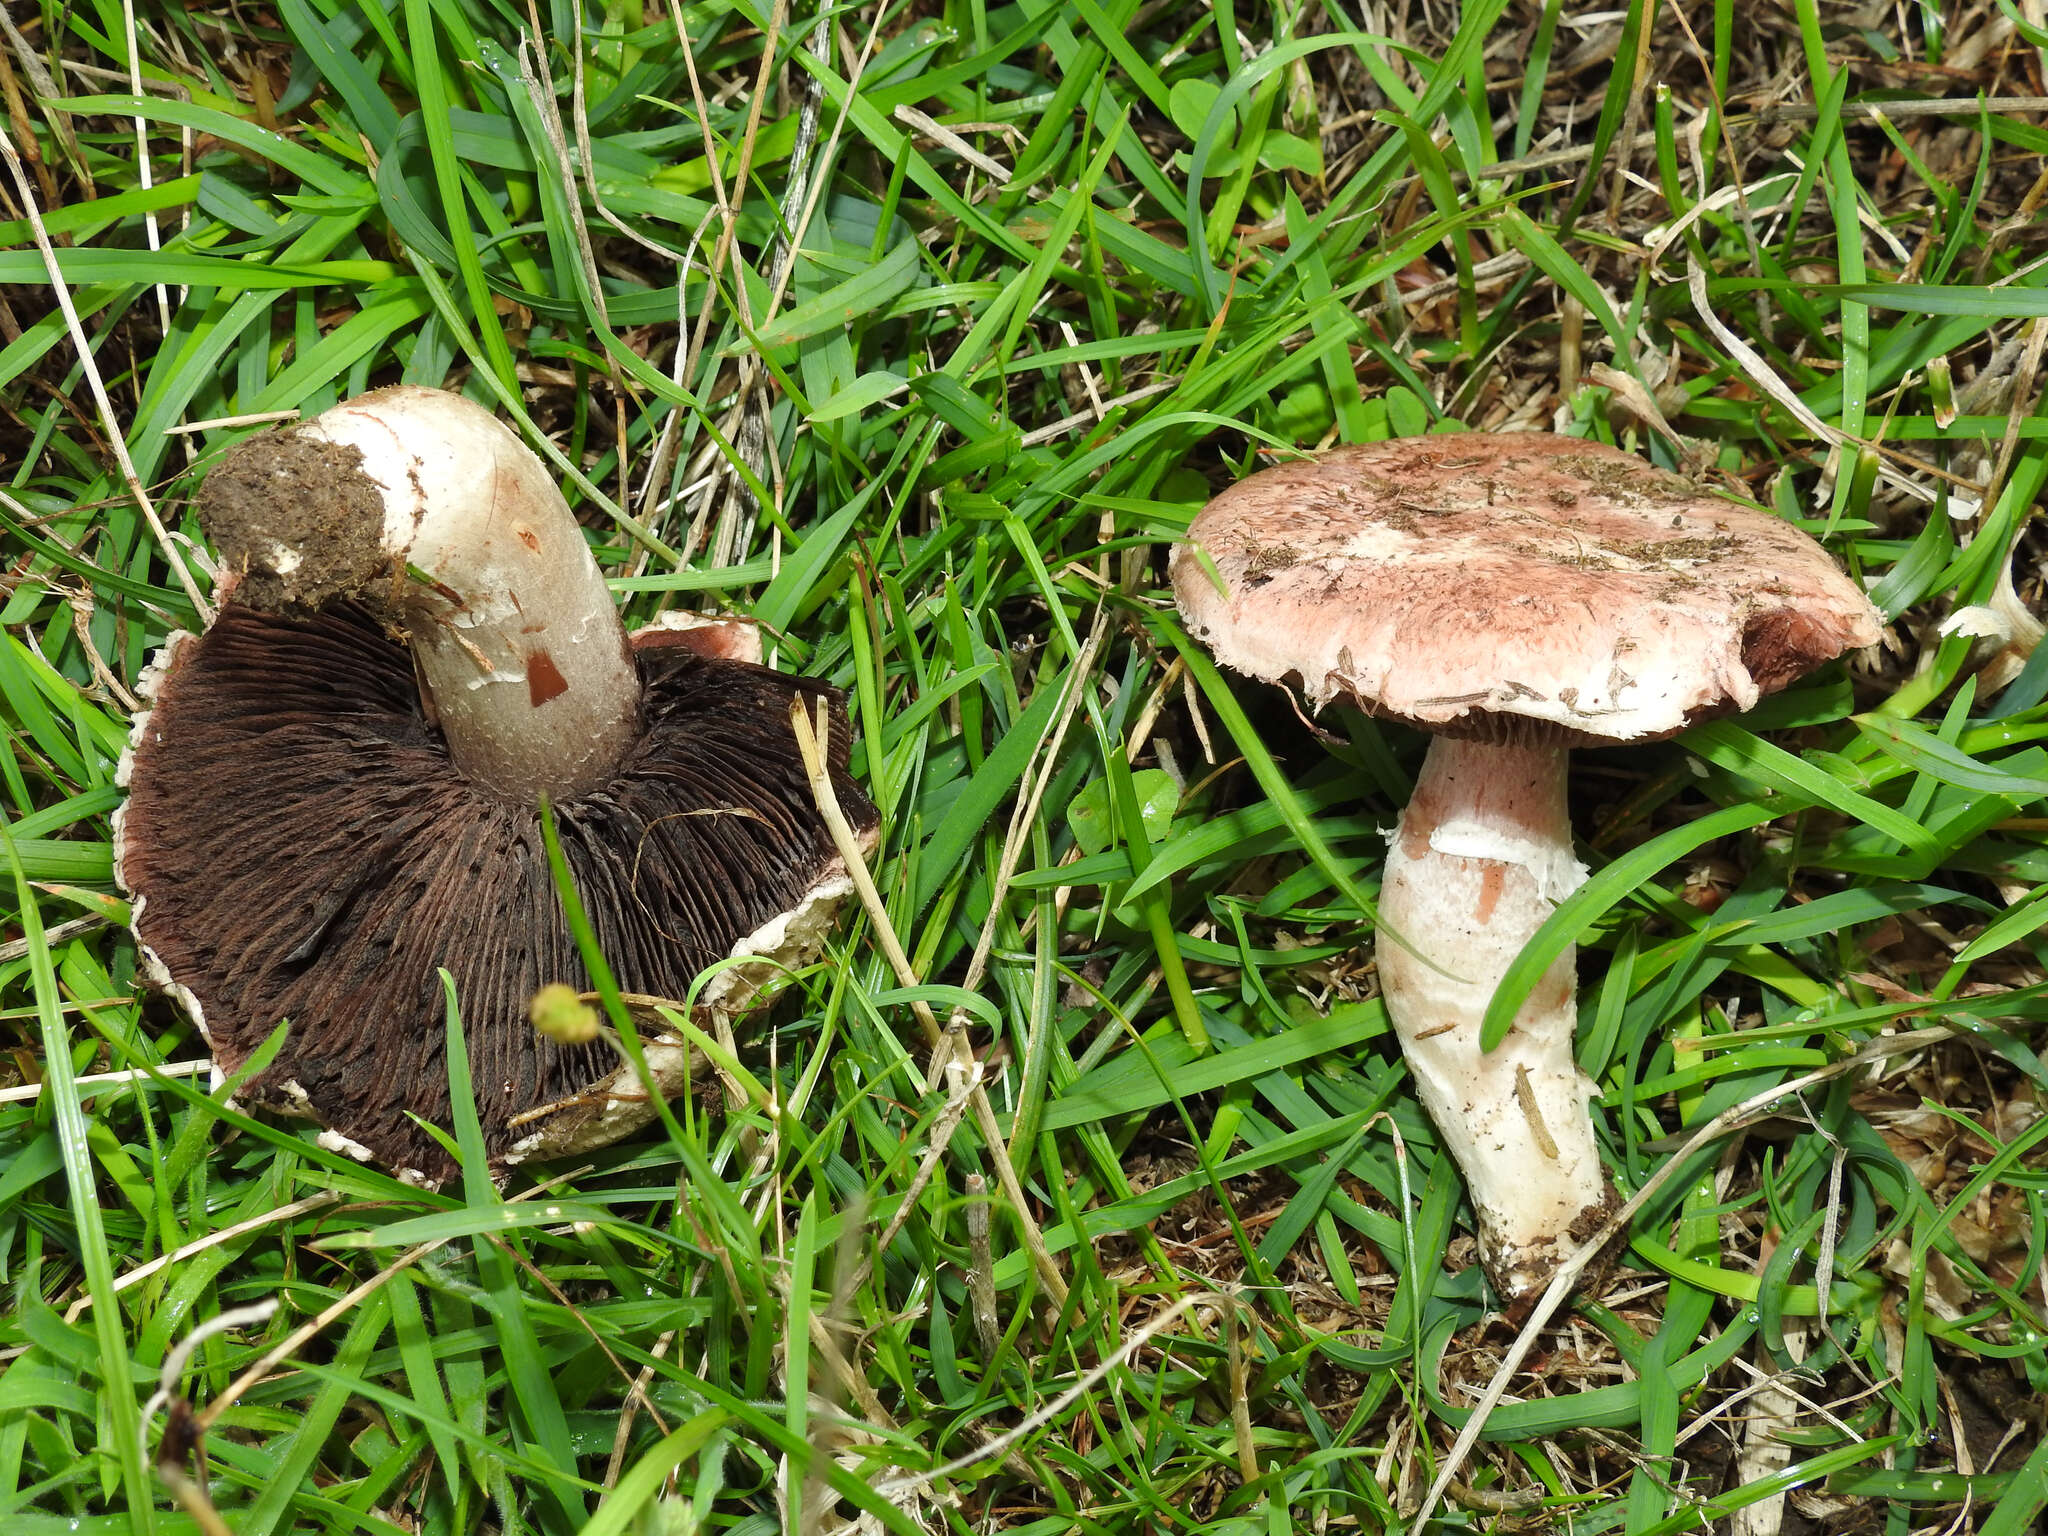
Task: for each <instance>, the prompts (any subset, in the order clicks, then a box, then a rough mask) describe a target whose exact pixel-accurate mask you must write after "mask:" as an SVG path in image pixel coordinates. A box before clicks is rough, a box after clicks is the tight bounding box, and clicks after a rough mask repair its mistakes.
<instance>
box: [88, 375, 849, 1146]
mask: <svg viewBox="0 0 2048 1536" xmlns="http://www.w3.org/2000/svg"><path fill="white" fill-rule="evenodd" d="M200 519H201V522H202V523H203V524H204V526H205V527H206V530H207V532H208V534H209V535H210V536H211V537H212V539H213V541H214V543H215V545H216V546H217V548H218V549H219V551H220V554H221V557H222V562H223V568H224V574H223V576H222V578H221V583H220V589H221V592H222V593H223V595H224V596H225V598H226V601H225V602H224V604H223V606H222V607H221V609H220V613H219V616H218V617H217V618H216V619H215V620H214V622H213V623H212V625H211V626H210V627H208V629H207V630H206V632H205V633H204V634H202V635H198V636H193V635H185V634H180V635H173V636H172V637H171V639H170V640H169V641H168V642H167V643H166V644H165V646H164V647H163V649H162V650H161V651H160V652H159V653H158V654H157V656H156V658H155V660H154V662H153V663H152V665H151V667H150V668H149V670H148V673H147V674H146V675H145V677H144V679H143V687H144V693H145V696H146V697H147V698H149V699H150V700H151V702H152V706H153V707H152V708H151V709H150V710H149V711H148V712H147V713H146V714H142V715H139V716H138V717H137V718H136V721H135V726H134V731H133V734H132V737H131V740H130V746H129V751H128V754H127V756H126V757H125V758H124V760H123V762H122V767H121V775H120V777H121V782H122V783H124V784H125V785H126V786H127V789H128V799H127V802H126V804H125V805H124V806H123V807H122V808H121V810H120V811H119V812H118V813H117V816H116V826H115V859H116V865H115V868H116V874H117V877H118V879H119V880H120V882H121V884H122V885H123V886H124V887H125V888H126V889H127V890H128V891H129V892H130V893H131V894H132V896H133V898H134V903H133V909H134V926H135V933H136V936H137V940H138V943H139V945H140V947H141V951H142V960H143V966H144V969H145V972H146V974H147V975H149V976H150V977H151V979H153V980H154V981H155V982H157V983H158V984H159V985H161V986H163V987H165V988H167V989H169V990H170V991H171V992H172V993H173V994H174V995H175V996H176V997H178V998H179V999H180V1000H181V1001H182V1002H183V1004H184V1006H185V1007H186V1009H187V1011H188V1012H189V1013H190V1014H191V1016H192V1018H193V1020H194V1022H195V1023H197V1024H198V1025H199V1027H200V1029H201V1030H202V1031H203V1032H204V1033H205V1035H206V1037H207V1040H208V1043H209V1044H210V1045H211V1047H212V1049H213V1052H214V1055H215V1058H216V1060H217V1062H218V1064H219V1066H220V1067H221V1068H222V1069H223V1070H225V1071H228V1072H233V1071H235V1070H237V1069H239V1068H240V1067H241V1066H242V1065H243V1064H244V1062H245V1061H246V1060H247V1059H248V1058H249V1056H250V1054H251V1053H252V1052H253V1051H255V1050H256V1049H257V1048H258V1047H259V1046H261V1045H262V1044H263V1043H264V1042H265V1040H266V1039H267V1037H268V1036H270V1034H271V1033H272V1032H273V1031H274V1030H275V1028H276V1026H277V1024H278V1023H279V1022H280V1021H281V1020H289V1021H290V1026H291V1027H290V1030H289V1032H288V1034H287V1037H286V1039H285V1042H284V1044H283V1046H282V1048H281V1049H280V1050H279V1051H278V1053H277V1055H276V1056H275V1057H274V1058H273V1059H272V1060H271V1061H270V1062H269V1063H268V1065H266V1066H265V1067H264V1068H263V1070H262V1071H261V1072H260V1073H259V1074H258V1075H256V1076H255V1077H254V1078H253V1079H252V1080H251V1081H250V1082H248V1083H247V1084H245V1085H244V1086H243V1088H242V1089H241V1090H240V1092H241V1093H242V1094H243V1095H244V1096H245V1097H246V1098H248V1099H250V1100H251V1101H253V1102H256V1103H260V1104H264V1105H267V1106H270V1107H273V1108H280V1109H284V1110H288V1111H295V1112H297V1113H300V1114H304V1115H309V1116H311V1117H312V1118H313V1119H315V1120H317V1121H319V1122H320V1123H321V1124H322V1125H323V1126H324V1127H325V1128H326V1129H325V1132H324V1133H323V1137H322V1139H323V1141H324V1142H325V1143H327V1144H329V1145H332V1146H336V1147H339V1148H341V1149H343V1150H346V1151H348V1152H350V1153H352V1154H354V1155H356V1156H359V1157H363V1158H366V1159H373V1160H375V1161H378V1162H381V1163H384V1164H386V1165H388V1166H391V1167H393V1168H396V1169H398V1170H400V1171H401V1172H403V1173H405V1174H407V1175H409V1176H411V1177H413V1178H415V1179H417V1180H420V1181H423V1182H438V1181H439V1180H441V1179H444V1178H446V1177H447V1176H448V1175H449V1174H450V1173H451V1172H452V1171H453V1165H452V1163H451V1162H450V1160H449V1158H448V1156H447V1154H446V1153H445V1151H444V1150H443V1149H442V1147H441V1146H440V1144H439V1143H437V1142H436V1141H435V1139H434V1138H433V1137H432V1136H431V1135H429V1134H428V1133H427V1132H426V1131H424V1130H423V1129H422V1128H421V1125H420V1123H419V1122H420V1121H422V1120H424V1121H426V1122H430V1123H433V1124H437V1125H443V1126H445V1125H446V1124H447V1123H448V1121H449V1089H448V1080H447V1076H446V1072H445V1064H444V1059H443V1058H444V1048H445V1042H446V1034H445V1030H444V1028H443V1025H442V1014H443V1008H444V1004H443V1000H442V990H441V984H440V981H439V976H438V973H439V971H440V970H441V969H442V968H446V969H447V971H448V972H449V973H450V974H451V975H452V976H453V977H454V978H455V982H456V985H457V989H458V997H459V1000H460V1003H461V1007H462V1013H463V1023H464V1028H465V1030H466V1032H467V1038H466V1044H467V1047H468V1053H469V1056H470V1061H471V1066H472V1074H473V1081H474V1085H475V1092H476V1097H477V1107H478V1111H479V1114H480V1118H481V1120H482V1123H483V1128H484V1137H485V1142H486V1145H487V1147H488V1149H489V1151H490V1152H491V1154H492V1156H493V1158H494V1159H495V1160H498V1161H499V1162H500V1163H502V1164H510V1163H516V1162H519V1161H521V1160H523V1159H526V1158H530V1157H539V1156H547V1155H556V1154H561V1153H566V1152H572V1151H579V1150H582V1149H585V1148H588V1147H591V1146H594V1145H598V1144H600V1143H603V1142H606V1141H610V1140H614V1139H616V1138H617V1137H618V1136H620V1135H623V1134H625V1133H626V1132H627V1131H628V1130H630V1129H632V1128H633V1127H635V1126H637V1125H639V1124H642V1123H645V1122H646V1121H647V1120H648V1119H650V1118H652V1117H653V1115H654V1114H655V1113H656V1109H655V1106H654V1104H653V1102H652V1101H651V1100H650V1098H649V1096H648V1094H647V1093H646V1092H645V1090H644V1088H643V1087H642V1085H641V1084H640V1083H639V1082H638V1081H637V1080H636V1078H635V1075H634V1073H633V1070H632V1069H631V1068H630V1067H627V1066H624V1065H622V1063H621V1061H620V1057H619V1054H618V1052H617V1051H616V1050H615V1049H614V1048H613V1047H612V1046H611V1045H610V1044H609V1043H608V1042H607V1041H604V1040H598V1041H596V1042H594V1043H589V1044H583V1045H564V1044H560V1043H558V1042H556V1041H554V1040H552V1039H548V1038H544V1037H543V1036H542V1035H541V1034H540V1033H538V1032H537V1031H536V1030H535V1029H534V1028H533V1027H532V1026H531V1025H530V1024H529V1022H528V1016H529V1005H530V1003H531V1001H532V999H533V997H534V996H535V994H536V993H537V992H538V991H539V990H540V989H541V988H542V987H543V986H544V985H547V984H549V983H561V982H568V983H572V984H575V985H577V986H579V987H587V986H588V985H589V983H588V978H587V977H586V976H585V975H584V971H583V966H582V962H581V960H580V958H579V956H578V951H577V948H576V945H575V943H574V941H573V939H572V937H571V935H570V932H569V929H568V926H567V923H566V921H565V919H564V917H563V914H562V912H561V908H560V902H559V899H558V896H557V893H556V891H555V889H554V886H553V882H552V879H551V877H550V873H549V867H548V860H547V856H546V851H545V848H544V844H543V840H542V834H541V820H540V809H539V808H540V805H541V802H542V799H543V797H546V798H547V799H549V800H550V801H552V803H553V806H554V811H555V816H556V820H557V826H558V830H559V834H560V841H561V845H562V850H563V853H564V856H565V857H566V860H567V863H568V866H569V869H570V872H571V874H572V876H573V878H574V880H575V883H576V887H577V889H578V891H579V893H580V894H581V897H582V900H583V903H584V905H585V907H586V909H587V911H588V914H589V917H590V921H591V925H592V927H593V929H594V931H595V934H596V937H597V940H598V943H599V945H600V947H601V948H602V950H603V952H604V954H605V956H606V957H607V959H608V961H609V963H610V965H611V967H612V969H613V971H614V973H615V975H616V977H617V980H618V982H619V984H620V986H621V987H622V989H624V990H626V991H628V992H633V993H641V994H652V995H654V996H656V997H666V998H683V997H685V996H686V995H687V993H688V992H689V989H690V987H691V985H692V983H693V981H694V979H695V978H696V977H697V976H698V975H699V973H700V972H702V971H704V970H705V969H706V968H707V967H709V966H711V965H712V964H714V963H715V962H718V961H721V960H726V959H729V958H733V957H738V958H739V959H740V960H741V961H742V963H740V964H737V965H734V966H731V967H728V968H726V969H724V970H722V971H721V972H719V973H718V974H717V975H716V976H714V977H712V978H710V979H709V980H708V981H707V982H706V984H705V985H704V986H703V987H702V989H701V990H700V992H699V993H698V1002H699V1003H700V1005H703V1006H707V1007H715V1008H717V1009H720V1010H723V1011H724V1012H726V1013H728V1014H729V1013H731V1012H733V1011H736V1010H738V1009H739V1008H741V1007H743V1006H745V1005H746V1004H748V1003H749V1002H750V1001H751V1000H752V999H753V997H754V994H755V992H756V990H757V989H758V988H760V987H761V986H763V985H764V984H765V983H766V982H767V981H768V980H769V979H770V977H771V976H772V975H773V974H774V973H775V972H776V970H777V968H778V966H779V965H782V964H786V963H793V962H794V961H796V960H799V959H801V958H804V957H805V956H807V955H808V954H810V953H814V952H815V950H816V948H817V946H818V944H819V942H820V940H821V937H822V934H823V931H824V928H825V926H826V924H827V923H828V922H829V920H830V917H831V914H832V910H833V908H834V906H835V905H836V904H837V903H838V901H839V899H840V898H841V897H842V896H843V895H844V894H845V893H846V892H847V891H849V890H851V888H852V886H851V881H850V880H849V878H848V873H847V870H846V868H845V865H844V863H843V861H842V860H841V859H840V858H839V857H838V855H837V853H836V852H835V851H834V848H833V844H832V841H831V838H830V835H829V833H828V832H827V831H826V829H825V826H824V823H823V821H822V819H821V818H820V816H819V815H818V812H817V806H816V802H815V801H814V799H813V797H812V793H811V789H810V786H809V781H808V779H807V777H806V775H805V772H804V767H803V763H802V761H801V759H800V757H799V755H798V752H797V747H796V743H795V741H794V739H793V737H792V736H791V733H790V729H789V710H790V703H791V700H792V699H793V698H802V699H804V700H806V701H815V700H817V699H820V698H824V699H829V700H831V701H832V716H833V725H832V729H831V732H830V736H831V740H830V743H829V757H830V762H831V766H832V773H833V784H834V788H835V790H836V792H837V794H838V796H839V801H840V805H841V808H842V809H843V810H844V811H845V813H846V817H847V820H848V821H849V823H850V824H851V825H852V826H853V827H854V828H855V829H856V830H857V832H858V833H859V834H860V835H862V836H863V837H865V838H866V839H868V840H872V838H873V836H874V833H875V828H876V815H875V810H874V807H873V806H872V805H871V804H870V803H869V802H868V801H867V799H866V798H865V797H864V796H863V795H862V794H861V792H860V791H859V789H858V788H857V787H856V786H855V785H854V784H853V783H852V782H851V780H850V779H849V778H848V777H847V773H846V750H847V733H846V726H845V717H844V712H843V710H842V709H841V708H840V703H839V695H838V693H837V691H836V690H834V689H832V688H829V687H826V686H825V685H823V684H820V683H817V682H813V681H810V680H808V679H804V678H798V677H792V676H789V675H787V674H785V673H782V672H777V671H773V670H771V669H769V668H767V667H763V666H759V665H756V664H753V663H754V662H757V661H758V658H759V648H758V643H757V642H755V641H754V640H753V637H752V635H751V633H750V632H749V631H748V628H747V627H746V626H743V625H735V624H733V623H731V622H717V623H712V624H708V625H707V624H698V625H694V626H692V625H662V626H656V627H653V628H650V629H646V630H642V631H640V632H639V633H638V634H635V635H633V636H631V637H630V638H629V637H628V636H627V635H626V633H625V631H624V630H623V629H622V628H621V626H620V623H619V619H618V614H617V611H616V610H615V609H614V607H613V605H612V600H611V596H610V593H609V591H608V590H607V588H606V586H605V583H604V579H603V577H602V576H601V575H600V574H599V572H598V568H597V563H596V561H595V560H594V559H593V558H592V556H591V553H590V549H589V546H588V545H587V544H586V543H585V541H584V538H583V535H582V531H581V530H580V529H579V527H578V526H577V523H576V521H575V518H574V517H573V515H572V514H571V513H570V511H569V508H568V505H567V503H566V502H564V501H563V499H562V496H561V493H560V492H559V491H558V490H557V489H556V487H555V485H554V484H553V482H552V481H551V480H550V479H549V477H548V475H547V473H546V471H545V470H544V469H543V467H542V465H541V464H540V461H539V460H538V459H536V458H535V457H534V455H533V454H532V453H531V452H529V451H528V450H527V449H526V447H525V446H524V445H523V444H522V443H521V442H520V441H519V439H518V438H517V437H515V436H514V435H513V433H512V432H511V431H510V430H508V429H507V428H506V427H505V426H504V425H502V424H501V423H500V422H498V421H497V420H496V419H495V418H494V417H493V416H492V415H491V414H490V413H489V412H487V411H485V410H483V409H482V408H481V407H479V406H477V405H474V404H472V403H470V402H469V401H467V400H464V399H463V398H461V397H460V396H458V395H453V394H448V393H444V392H442V391H439V390H431V389H419V388H412V387H405V386H401V387H398V388H393V389H384V390H379V391H377V392H375V393H373V394H369V395H365V396H362V397H361V398H359V399H356V400H352V401H349V402H347V403H345V404H343V405H340V406H337V407H335V408H334V409H332V410H330V411H328V412H327V413H326V414H324V415H322V416H320V417H318V418H317V419H315V420H313V421H310V422H306V423H303V424H301V425H299V426H297V427H296V428H293V429H291V430H288V431H283V432H274V433H270V434H267V435H264V436H262V437H258V438H255V439H253V440H251V441H250V442H248V443H246V444H244V445H242V446H241V447H239V448H238V449H236V450H235V451H234V452H233V453H231V454H230V455H229V456H228V457H227V458H225V459H224V460H223V461H222V462H221V464H220V465H219V466H218V467H217V468H216V469H215V470H214V471H213V472H212V474H211V475H209V477H208V478H207V481H206V485H205V488H204V490H203V492H202V496H201V502H200ZM749 647H751V657H752V659H751V660H749V659H744V658H746V657H747V656H748V654H749ZM735 657H738V658H743V659H734V658H735ZM647 1058H648V1062H649V1066H650V1070H651V1071H652V1073H653V1075H654V1077H655V1080H656V1081H655V1086H656V1088H657V1089H658V1090H659V1091H660V1092H662V1093H664V1094H667V1093H669V1092H672V1091H675V1089H676V1088H678V1087H679V1085H680V1083H681V1081H682V1079H683V1075H684V1072H685V1069H686V1065H687V1050H686V1048H685V1047H684V1046H683V1045H682V1044H681V1043H680V1042H678V1041H676V1040H674V1039H672V1038H671V1039H665V1040H657V1041H654V1042H651V1043H650V1044H649V1046H648V1049H647Z"/></svg>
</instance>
